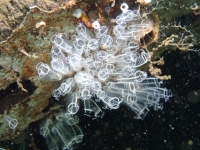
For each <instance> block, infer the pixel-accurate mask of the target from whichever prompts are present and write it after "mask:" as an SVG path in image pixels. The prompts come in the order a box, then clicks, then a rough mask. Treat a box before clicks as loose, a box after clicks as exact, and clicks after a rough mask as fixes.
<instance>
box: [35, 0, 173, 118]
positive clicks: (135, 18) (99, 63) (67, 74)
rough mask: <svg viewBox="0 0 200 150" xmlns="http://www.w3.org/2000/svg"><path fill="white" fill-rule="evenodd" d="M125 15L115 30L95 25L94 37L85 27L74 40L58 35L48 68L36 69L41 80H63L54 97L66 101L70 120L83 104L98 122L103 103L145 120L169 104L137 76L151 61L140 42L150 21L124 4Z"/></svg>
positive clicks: (151, 81)
mask: <svg viewBox="0 0 200 150" xmlns="http://www.w3.org/2000/svg"><path fill="white" fill-rule="evenodd" d="M121 10H122V13H121V14H120V15H118V16H117V17H116V19H115V21H116V25H115V26H114V28H113V29H109V28H108V27H107V26H101V25H100V24H99V23H98V22H97V21H95V22H94V23H93V27H94V34H91V30H87V29H86V27H85V26H84V25H83V24H79V25H78V26H77V27H76V31H77V35H76V36H75V37H74V38H73V39H72V40H67V39H66V36H65V35H64V34H56V35H55V36H54V37H53V39H52V43H53V46H52V48H51V62H50V66H49V65H47V64H44V63H39V64H38V65H37V67H36V69H37V70H38V74H39V77H40V78H45V79H47V80H61V79H63V78H64V80H63V81H62V83H61V85H60V86H59V87H58V88H57V89H55V90H54V91H53V92H52V95H53V97H55V99H57V100H59V98H60V97H63V96H65V99H66V103H67V104H66V108H67V110H66V114H71V115H73V114H76V113H77V112H78V110H79V101H83V103H84V110H85V112H89V113H90V112H93V113H94V115H95V117H97V116H99V115H100V114H101V113H100V112H101V109H100V108H99V107H98V105H97V103H98V102H100V101H102V102H103V103H104V104H105V108H109V109H118V108H119V106H120V104H121V103H123V104H126V105H127V106H128V107H130V108H131V109H132V110H133V111H134V112H135V113H136V117H135V118H137V119H143V118H144V116H145V115H146V114H147V113H148V111H149V107H153V108H154V109H155V110H158V109H162V104H160V99H165V101H167V100H168V99H169V97H171V96H172V94H171V92H170V91H169V90H167V89H165V88H161V87H160V84H161V82H158V80H157V79H156V78H153V77H147V73H146V72H144V71H141V70H138V67H140V66H142V65H144V64H146V63H147V62H148V60H149V59H150V57H151V56H150V54H149V53H148V52H147V51H146V50H144V49H141V48H140V39H141V38H143V37H144V36H145V34H146V33H149V32H150V31H151V30H152V28H153V23H152V21H151V20H149V19H144V18H141V17H140V15H139V14H138V11H137V10H129V9H128V5H126V4H125V3H123V4H122V5H121Z"/></svg>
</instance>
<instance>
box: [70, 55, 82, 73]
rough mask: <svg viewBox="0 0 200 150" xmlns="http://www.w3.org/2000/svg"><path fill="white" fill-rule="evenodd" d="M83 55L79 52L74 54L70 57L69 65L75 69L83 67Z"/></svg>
mask: <svg viewBox="0 0 200 150" xmlns="http://www.w3.org/2000/svg"><path fill="white" fill-rule="evenodd" d="M82 61H83V59H82V57H81V56H80V55H78V54H75V53H74V54H72V55H70V56H69V58H68V62H69V66H70V68H71V69H72V70H74V71H79V70H81V69H82Z"/></svg>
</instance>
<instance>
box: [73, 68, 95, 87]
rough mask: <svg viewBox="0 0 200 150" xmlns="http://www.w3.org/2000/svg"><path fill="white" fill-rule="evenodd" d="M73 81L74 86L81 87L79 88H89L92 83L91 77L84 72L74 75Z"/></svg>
mask: <svg viewBox="0 0 200 150" xmlns="http://www.w3.org/2000/svg"><path fill="white" fill-rule="evenodd" d="M74 80H75V82H76V84H77V85H78V86H79V87H81V86H89V85H91V84H92V82H93V80H94V79H93V77H92V76H91V75H90V74H89V73H86V72H83V71H80V72H77V73H76V75H75V76H74Z"/></svg>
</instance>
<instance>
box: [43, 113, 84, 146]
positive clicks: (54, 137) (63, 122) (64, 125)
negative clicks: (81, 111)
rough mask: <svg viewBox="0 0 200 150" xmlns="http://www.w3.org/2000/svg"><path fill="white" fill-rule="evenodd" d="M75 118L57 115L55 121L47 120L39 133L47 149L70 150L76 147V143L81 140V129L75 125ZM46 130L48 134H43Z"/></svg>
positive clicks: (76, 121) (76, 120)
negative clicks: (44, 140)
mask: <svg viewBox="0 0 200 150" xmlns="http://www.w3.org/2000/svg"><path fill="white" fill-rule="evenodd" d="M77 123H78V118H77V116H71V115H65V114H58V116H56V120H54V121H52V120H51V119H47V121H46V123H45V124H44V126H42V127H41V128H40V131H42V132H40V133H41V134H42V135H43V136H44V138H45V139H46V143H47V146H48V149H51V150H59V149H69V150H72V149H74V148H76V147H77V145H78V143H80V142H81V141H82V140H83V133H82V130H81V128H80V127H79V126H78V125H77ZM44 129H45V130H47V129H48V134H43V133H44V132H43V130H44Z"/></svg>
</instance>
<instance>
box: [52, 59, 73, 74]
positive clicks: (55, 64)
mask: <svg viewBox="0 0 200 150" xmlns="http://www.w3.org/2000/svg"><path fill="white" fill-rule="evenodd" d="M51 58H52V59H51V62H50V64H51V67H52V69H53V70H55V71H56V72H58V73H60V74H62V75H67V74H68V73H69V72H70V71H69V67H68V65H67V64H66V63H64V61H63V60H62V59H60V58H58V57H56V56H55V55H53V56H52V57H51Z"/></svg>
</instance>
